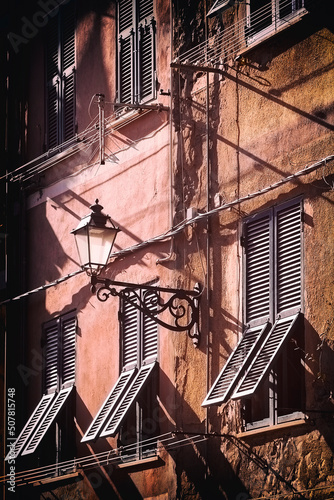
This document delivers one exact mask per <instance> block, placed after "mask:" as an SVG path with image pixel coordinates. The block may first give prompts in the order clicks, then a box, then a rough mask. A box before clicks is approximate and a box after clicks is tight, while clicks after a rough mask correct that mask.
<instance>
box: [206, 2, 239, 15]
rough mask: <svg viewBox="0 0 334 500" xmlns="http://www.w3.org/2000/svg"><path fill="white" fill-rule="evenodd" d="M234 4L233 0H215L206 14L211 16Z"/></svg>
mask: <svg viewBox="0 0 334 500" xmlns="http://www.w3.org/2000/svg"><path fill="white" fill-rule="evenodd" d="M233 4H234V0H216V1H215V3H214V4H213V6H212V7H211V9H210V10H209V12H208V14H207V16H212V15H213V14H216V13H217V12H219V11H222V10H225V9H228V8H229V7H231V6H232V5H233Z"/></svg>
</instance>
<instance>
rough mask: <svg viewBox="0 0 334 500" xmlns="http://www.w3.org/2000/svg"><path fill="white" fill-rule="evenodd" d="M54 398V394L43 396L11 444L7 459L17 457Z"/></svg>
mask: <svg viewBox="0 0 334 500" xmlns="http://www.w3.org/2000/svg"><path fill="white" fill-rule="evenodd" d="M53 398H54V394H45V395H44V396H43V397H42V399H41V400H40V402H39V403H38V405H37V406H36V408H35V410H34V411H33V413H32V414H31V417H30V418H29V420H28V422H27V423H26V425H25V426H24V428H23V429H22V431H21V433H20V434H19V436H18V438H17V439H16V441H15V443H14V444H13V445H11V451H10V452H9V453H8V454H7V456H6V458H5V460H9V459H15V458H16V457H17V456H18V455H19V453H20V451H21V450H22V448H23V447H24V445H25V444H26V442H27V441H28V439H29V438H30V436H31V434H32V432H33V431H34V429H35V427H36V426H37V424H38V423H39V422H40V420H41V419H42V417H43V415H44V414H45V412H46V410H47V408H48V406H49V405H50V403H51V401H52V399H53Z"/></svg>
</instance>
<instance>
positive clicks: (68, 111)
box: [46, 2, 75, 149]
mask: <svg viewBox="0 0 334 500" xmlns="http://www.w3.org/2000/svg"><path fill="white" fill-rule="evenodd" d="M49 27H50V29H49V30H48V37H47V43H46V80H47V104H46V107H47V145H48V149H52V148H55V147H56V146H58V145H59V144H60V143H62V142H64V141H68V140H69V139H71V138H72V137H73V136H74V134H75V78H74V75H75V71H74V70H75V16H74V2H70V3H69V4H68V5H66V6H63V7H62V8H61V9H60V10H59V14H58V15H57V17H54V18H53V19H51V21H50V26H49Z"/></svg>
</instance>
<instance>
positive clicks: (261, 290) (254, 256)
mask: <svg viewBox="0 0 334 500" xmlns="http://www.w3.org/2000/svg"><path fill="white" fill-rule="evenodd" d="M245 229H246V235H245V237H246V239H245V243H246V323H249V322H251V321H253V320H263V321H262V322H263V323H264V322H265V321H266V320H267V319H268V317H269V314H270V236H271V234H270V217H269V215H266V216H263V217H261V218H256V219H255V220H252V221H249V222H248V223H247V224H246V227H245Z"/></svg>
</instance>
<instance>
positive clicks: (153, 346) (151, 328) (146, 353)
mask: <svg viewBox="0 0 334 500" xmlns="http://www.w3.org/2000/svg"><path fill="white" fill-rule="evenodd" d="M143 294H144V295H143V298H144V301H145V304H146V307H147V309H149V311H150V312H152V314H155V313H156V311H157V302H158V295H157V294H158V292H155V291H151V290H150V291H146V292H143ZM157 355H158V325H157V323H156V322H155V321H154V319H153V318H151V317H150V316H147V315H145V314H144V315H143V360H144V361H146V360H147V359H149V358H151V359H156V358H157Z"/></svg>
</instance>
